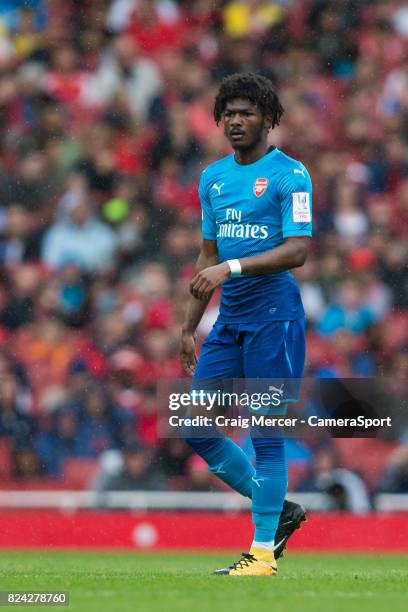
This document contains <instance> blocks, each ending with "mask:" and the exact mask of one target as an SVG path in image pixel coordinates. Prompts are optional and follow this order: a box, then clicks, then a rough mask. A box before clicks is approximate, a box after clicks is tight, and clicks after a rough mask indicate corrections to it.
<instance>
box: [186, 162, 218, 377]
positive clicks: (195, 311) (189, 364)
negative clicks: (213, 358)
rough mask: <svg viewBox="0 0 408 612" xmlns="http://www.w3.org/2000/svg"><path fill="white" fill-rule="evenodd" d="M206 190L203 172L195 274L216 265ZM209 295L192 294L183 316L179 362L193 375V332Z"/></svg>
mask: <svg viewBox="0 0 408 612" xmlns="http://www.w3.org/2000/svg"><path fill="white" fill-rule="evenodd" d="M208 191H209V181H208V179H207V174H206V171H204V172H203V173H202V174H201V178H200V183H199V185H198V194H199V196H200V203H201V209H202V235H203V241H202V245H201V250H200V254H199V256H198V259H197V263H196V271H197V274H198V273H199V272H201V271H202V270H204V269H205V268H209V267H211V266H215V265H216V264H217V263H218V250H217V242H216V235H217V224H216V221H215V214H214V211H213V209H212V206H211V202H210V198H209V194H208ZM212 294H213V292H210V293H209V294H208V295H206V297H204V298H198V297H195V296H194V295H193V294H191V296H190V300H189V303H188V306H187V312H186V317H185V320H184V324H183V327H182V331H181V346H180V359H181V363H182V366H183V368H184V370H185V371H186V372H187V373H188V374H194V369H195V365H196V363H197V355H196V340H197V336H196V329H197V327H198V324H199V323H200V321H201V319H202V316H203V314H204V312H205V309H206V308H207V306H208V303H209V301H210V299H211V296H212Z"/></svg>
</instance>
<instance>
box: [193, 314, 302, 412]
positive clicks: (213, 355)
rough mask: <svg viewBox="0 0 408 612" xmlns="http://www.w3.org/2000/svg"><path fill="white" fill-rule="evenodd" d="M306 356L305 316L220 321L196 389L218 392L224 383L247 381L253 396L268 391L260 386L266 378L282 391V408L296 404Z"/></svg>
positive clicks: (195, 381) (204, 349)
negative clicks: (257, 392)
mask: <svg viewBox="0 0 408 612" xmlns="http://www.w3.org/2000/svg"><path fill="white" fill-rule="evenodd" d="M305 353H306V342H305V319H304V317H303V318H301V319H296V320H294V321H268V322H263V323H222V322H220V321H216V323H215V324H214V327H213V328H212V330H211V332H210V333H209V335H208V336H207V338H206V340H205V341H204V343H203V346H202V349H201V354H200V356H199V359H198V362H197V365H196V369H195V373H194V378H193V384H192V388H193V389H203V388H206V389H212V390H214V389H215V388H219V386H220V385H219V381H221V380H222V381H232V379H246V381H247V382H246V391H247V392H248V393H253V392H256V391H265V390H266V388H265V387H264V386H261V387H260V384H259V383H257V379H264V380H263V381H262V383H263V382H264V381H267V380H270V381H271V383H272V385H273V387H275V388H278V389H280V390H282V404H281V405H286V404H289V403H293V402H296V401H297V400H298V398H299V392H300V384H301V380H300V379H301V378H302V375H303V369H304V362H305ZM210 380H211V381H213V382H214V381H215V382H214V384H212V383H210ZM206 381H207V382H206ZM259 382H260V381H259ZM227 385H228V383H227ZM269 388H270V387H269ZM259 413H260V414H261V413H262V412H259Z"/></svg>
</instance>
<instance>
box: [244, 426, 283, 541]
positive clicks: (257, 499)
mask: <svg viewBox="0 0 408 612" xmlns="http://www.w3.org/2000/svg"><path fill="white" fill-rule="evenodd" d="M252 443H253V446H254V450H255V457H256V473H255V475H254V476H253V477H252V521H253V523H254V526H255V535H254V540H256V541H257V542H271V541H272V540H274V538H275V533H276V529H277V527H278V523H279V517H280V514H281V512H282V506H283V502H284V499H285V495H286V490H287V482H288V477H287V466H286V459H285V440H284V438H283V437H282V438H280V437H276V438H253V439H252Z"/></svg>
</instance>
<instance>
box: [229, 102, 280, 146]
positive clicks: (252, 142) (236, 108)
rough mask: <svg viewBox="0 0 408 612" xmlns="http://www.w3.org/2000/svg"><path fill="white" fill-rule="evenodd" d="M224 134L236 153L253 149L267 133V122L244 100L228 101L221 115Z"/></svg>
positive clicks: (257, 109)
mask: <svg viewBox="0 0 408 612" xmlns="http://www.w3.org/2000/svg"><path fill="white" fill-rule="evenodd" d="M223 120H224V134H225V136H226V137H227V138H228V140H229V142H230V144H231V146H232V148H233V149H235V150H236V151H245V150H246V149H251V148H253V147H255V146H256V145H257V144H258V143H259V142H260V141H261V140H262V139H263V138H264V137H266V134H267V133H268V129H269V121H268V119H267V118H266V117H264V115H263V113H262V111H261V109H260V108H259V107H258V106H257V105H256V104H254V103H253V102H250V101H249V100H245V99H244V98H236V99H234V100H230V101H229V102H227V104H226V105H225V111H224V114H223Z"/></svg>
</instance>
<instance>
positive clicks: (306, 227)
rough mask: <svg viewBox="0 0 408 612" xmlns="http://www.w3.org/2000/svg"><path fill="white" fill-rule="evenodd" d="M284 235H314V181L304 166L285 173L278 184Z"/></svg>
mask: <svg viewBox="0 0 408 612" xmlns="http://www.w3.org/2000/svg"><path fill="white" fill-rule="evenodd" d="M278 193H279V198H280V202H281V211H282V235H283V237H284V238H289V237H290V236H311V235H312V181H311V180H310V176H309V174H308V172H307V170H306V168H305V167H304V166H299V168H294V169H293V168H292V169H290V170H288V171H287V172H285V174H284V176H283V177H282V179H281V180H280V182H279V184H278Z"/></svg>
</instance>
